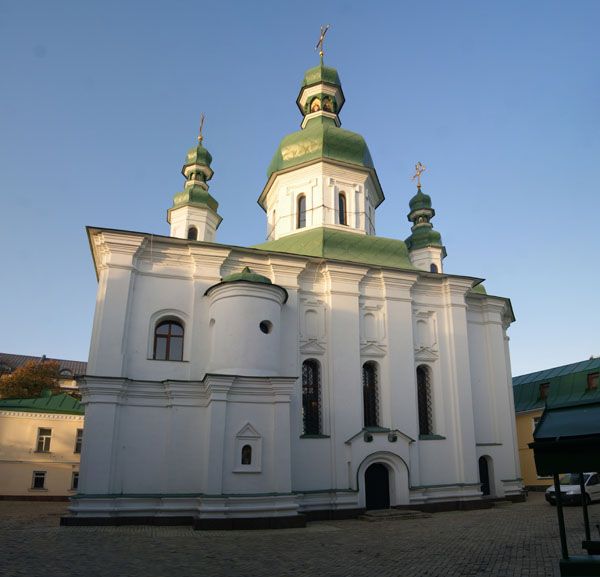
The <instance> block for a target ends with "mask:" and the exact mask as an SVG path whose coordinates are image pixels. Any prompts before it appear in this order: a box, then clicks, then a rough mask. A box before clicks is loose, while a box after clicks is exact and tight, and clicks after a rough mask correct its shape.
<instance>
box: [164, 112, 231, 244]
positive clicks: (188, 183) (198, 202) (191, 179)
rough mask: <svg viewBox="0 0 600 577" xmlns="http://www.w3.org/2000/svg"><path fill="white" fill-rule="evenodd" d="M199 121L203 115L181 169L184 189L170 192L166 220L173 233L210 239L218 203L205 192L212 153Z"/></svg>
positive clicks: (212, 234)
mask: <svg viewBox="0 0 600 577" xmlns="http://www.w3.org/2000/svg"><path fill="white" fill-rule="evenodd" d="M203 124H204V115H202V120H201V123H200V133H199V135H198V144H197V146H194V147H193V148H190V150H189V151H188V153H187V155H186V159H185V164H184V165H183V168H182V169H181V173H182V174H183V176H184V177H185V179H186V180H185V184H184V189H183V191H182V192H178V193H177V194H176V195H175V196H174V198H173V206H172V207H171V208H170V209H169V210H168V211H167V222H168V223H169V224H170V225H171V236H173V237H177V238H186V239H188V240H201V241H208V242H213V241H214V240H215V234H216V230H217V228H218V227H219V225H220V224H221V221H222V220H223V219H222V218H221V217H220V216H219V215H218V214H217V209H218V207H219V203H218V202H217V201H216V200H215V199H214V198H213V197H212V196H211V195H210V193H209V192H208V181H209V180H210V179H211V178H212V177H213V174H214V172H213V170H212V168H211V167H210V165H211V162H212V156H211V154H210V152H208V150H206V148H204V146H203V144H202V141H203V136H202V125H203Z"/></svg>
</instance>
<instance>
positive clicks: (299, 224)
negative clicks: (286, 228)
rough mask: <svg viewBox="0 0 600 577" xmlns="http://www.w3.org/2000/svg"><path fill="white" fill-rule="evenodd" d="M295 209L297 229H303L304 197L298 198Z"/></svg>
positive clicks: (304, 220) (304, 223)
mask: <svg viewBox="0 0 600 577" xmlns="http://www.w3.org/2000/svg"><path fill="white" fill-rule="evenodd" d="M297 209H298V214H297V223H296V224H297V228H304V227H305V226H306V196H304V195H302V196H299V197H298V206H297Z"/></svg>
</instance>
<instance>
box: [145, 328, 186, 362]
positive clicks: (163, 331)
mask: <svg viewBox="0 0 600 577" xmlns="http://www.w3.org/2000/svg"><path fill="white" fill-rule="evenodd" d="M152 358H154V359H156V360H157V361H181V360H183V325H182V324H181V323H179V322H178V321H174V320H168V321H162V322H160V323H159V324H157V325H156V328H155V329H154V356H153V357H152Z"/></svg>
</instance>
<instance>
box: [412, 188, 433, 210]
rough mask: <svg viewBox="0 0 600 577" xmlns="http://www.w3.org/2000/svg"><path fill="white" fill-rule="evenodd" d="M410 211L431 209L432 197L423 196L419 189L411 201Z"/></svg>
mask: <svg viewBox="0 0 600 577" xmlns="http://www.w3.org/2000/svg"><path fill="white" fill-rule="evenodd" d="M408 206H410V211H411V212H412V211H413V210H422V209H424V208H427V209H430V208H431V197H430V196H429V195H428V194H423V193H422V192H421V189H420V188H419V189H418V191H417V194H415V195H414V196H413V197H412V198H411V199H410V201H409V203H408Z"/></svg>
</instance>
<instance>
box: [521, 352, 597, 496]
mask: <svg viewBox="0 0 600 577" xmlns="http://www.w3.org/2000/svg"><path fill="white" fill-rule="evenodd" d="M599 375H600V357H591V358H590V359H587V360H585V361H580V362H577V363H571V364H568V365H562V366H560V367H552V368H550V369H544V370H542V371H536V372H534V373H529V374H526V375H519V376H517V377H514V378H513V380H512V384H513V395H514V404H515V413H516V422H517V435H518V441H519V458H520V461H521V471H522V474H523V480H524V483H525V485H526V486H528V487H529V488H532V489H536V488H539V489H544V488H545V487H547V486H549V485H551V484H552V479H550V478H540V477H538V475H537V472H536V469H535V463H534V459H533V451H532V450H531V449H530V448H529V446H528V445H529V443H531V442H533V429H534V427H535V425H536V424H537V422H538V421H539V419H540V417H541V415H542V412H543V410H544V408H545V407H546V406H552V407H555V406H565V405H579V404H585V403H588V402H594V401H595V402H597V401H600V387H599V383H598V380H599Z"/></svg>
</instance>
